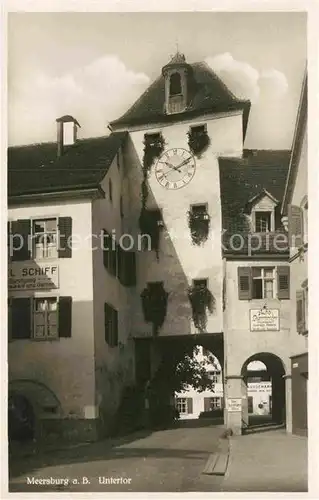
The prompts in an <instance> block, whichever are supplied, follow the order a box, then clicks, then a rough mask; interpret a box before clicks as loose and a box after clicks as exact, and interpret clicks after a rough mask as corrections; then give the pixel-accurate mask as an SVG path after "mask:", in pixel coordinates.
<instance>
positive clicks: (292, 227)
mask: <svg viewBox="0 0 319 500" xmlns="http://www.w3.org/2000/svg"><path fill="white" fill-rule="evenodd" d="M288 233H289V245H290V246H291V247H300V246H301V245H302V244H303V224H302V210H301V208H300V207H298V206H296V205H289V208H288Z"/></svg>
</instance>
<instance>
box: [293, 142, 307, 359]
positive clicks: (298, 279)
mask: <svg viewBox="0 0 319 500" xmlns="http://www.w3.org/2000/svg"><path fill="white" fill-rule="evenodd" d="M307 193H308V172H307V133H305V137H304V140H303V144H302V150H301V155H300V162H299V165H298V170H297V177H296V182H295V186H294V191H293V195H292V200H291V203H292V205H297V206H300V204H301V203H302V202H303V199H304V197H305V196H306V195H307ZM294 255H296V250H295V249H291V257H293V256H294ZM290 272H291V294H292V295H291V297H292V299H293V300H292V301H291V309H290V314H291V335H290V346H291V356H294V355H296V354H301V353H304V352H306V351H307V350H308V339H307V337H304V336H303V335H300V334H298V333H297V328H296V327H297V324H296V291H297V290H301V284H302V283H303V282H304V280H306V279H307V277H308V252H307V250H306V251H305V253H304V254H303V255H302V256H300V257H297V258H295V259H294V260H292V262H291V264H290Z"/></svg>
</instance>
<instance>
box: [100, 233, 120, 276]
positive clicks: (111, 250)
mask: <svg viewBox="0 0 319 500" xmlns="http://www.w3.org/2000/svg"><path fill="white" fill-rule="evenodd" d="M117 261H118V250H117V243H116V241H115V239H114V238H113V237H112V235H111V234H109V233H108V232H107V231H106V230H105V229H103V264H104V267H105V268H106V269H107V270H108V271H109V273H110V274H112V276H116V275H117V268H118V263H117Z"/></svg>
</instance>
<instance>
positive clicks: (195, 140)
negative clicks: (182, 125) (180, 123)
mask: <svg viewBox="0 0 319 500" xmlns="http://www.w3.org/2000/svg"><path fill="white" fill-rule="evenodd" d="M187 136H188V147H189V149H190V151H191V152H192V153H193V154H194V155H195V156H197V158H200V157H201V155H202V154H203V153H204V152H205V151H206V149H207V148H208V146H209V145H210V138H209V135H208V133H207V129H206V126H205V125H200V126H198V127H191V128H190V130H189V131H188V132H187Z"/></svg>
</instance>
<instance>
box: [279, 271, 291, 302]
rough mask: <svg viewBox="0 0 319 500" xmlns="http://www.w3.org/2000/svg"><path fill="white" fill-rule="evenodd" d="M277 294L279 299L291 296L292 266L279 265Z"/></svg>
mask: <svg viewBox="0 0 319 500" xmlns="http://www.w3.org/2000/svg"><path fill="white" fill-rule="evenodd" d="M277 296H278V299H289V297H290V267H289V266H278V267H277Z"/></svg>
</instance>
